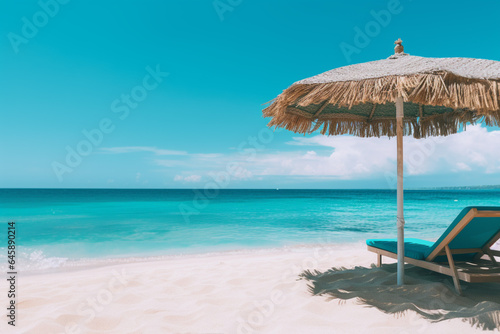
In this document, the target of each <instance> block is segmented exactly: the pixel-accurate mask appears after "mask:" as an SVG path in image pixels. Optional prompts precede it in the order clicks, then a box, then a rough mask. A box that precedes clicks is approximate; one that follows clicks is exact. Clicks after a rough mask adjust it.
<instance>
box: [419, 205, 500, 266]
mask: <svg viewBox="0 0 500 334" xmlns="http://www.w3.org/2000/svg"><path fill="white" fill-rule="evenodd" d="M499 238H500V207H494V206H476V207H466V208H465V209H463V210H462V212H460V214H459V215H458V216H457V218H455V220H454V221H453V223H451V225H450V226H449V227H448V228H447V229H446V231H445V232H444V233H443V234H442V235H441V237H440V238H439V239H438V240H437V241H436V242H435V243H434V245H433V246H432V247H431V248H430V249H429V251H428V252H427V254H426V255H425V256H426V260H427V261H434V260H436V261H438V260H440V258H441V260H445V259H446V258H443V257H442V256H440V257H439V258H438V255H439V254H440V253H442V252H443V250H444V248H445V246H446V245H448V246H449V247H450V249H451V250H458V249H462V250H467V249H484V248H487V247H490V246H491V245H492V244H493V243H495V242H496V241H497V240H498V239H499ZM477 253H478V252H477V251H475V252H474V251H472V252H471V253H465V254H456V255H453V258H454V259H455V260H459V261H467V260H471V259H472V258H474V256H475V255H476V254H477Z"/></svg>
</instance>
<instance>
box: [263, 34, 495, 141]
mask: <svg viewBox="0 0 500 334" xmlns="http://www.w3.org/2000/svg"><path fill="white" fill-rule="evenodd" d="M396 44H397V45H396V48H395V49H396V53H395V54H394V55H392V56H390V57H389V58H387V59H382V60H377V61H372V62H368V63H362V64H356V65H350V66H344V67H339V68H336V69H333V70H331V71H328V72H324V73H321V74H319V75H316V76H314V77H311V78H307V79H304V80H300V81H297V82H295V83H294V84H292V85H291V86H290V87H289V88H287V89H285V90H284V91H283V93H281V94H280V95H279V96H278V97H277V98H276V99H274V100H273V101H271V104H270V105H269V106H268V107H267V108H265V109H264V111H263V114H264V117H271V118H272V119H271V121H270V122H269V124H268V125H269V126H271V127H272V126H274V127H280V128H281V127H283V128H286V129H287V130H290V131H293V132H298V133H310V132H314V131H316V130H318V129H321V133H322V134H328V135H342V134H351V135H356V136H360V137H380V136H389V137H392V136H395V135H396V118H395V116H396V114H395V109H394V103H395V102H396V99H397V98H398V97H399V96H401V97H403V101H404V111H405V112H404V119H403V123H404V129H403V134H404V135H413V136H414V137H415V138H424V137H427V136H445V135H449V134H453V133H456V132H457V131H458V129H459V128H460V126H464V127H465V126H466V124H467V123H472V124H474V123H476V122H482V121H484V122H485V124H486V125H496V126H498V125H499V122H500V87H499V86H500V62H499V61H493V60H485V59H471V58H424V57H417V56H410V55H408V54H406V53H404V52H403V46H402V45H401V40H398V41H396ZM397 51H400V52H397Z"/></svg>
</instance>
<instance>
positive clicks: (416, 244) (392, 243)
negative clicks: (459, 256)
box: [366, 238, 434, 260]
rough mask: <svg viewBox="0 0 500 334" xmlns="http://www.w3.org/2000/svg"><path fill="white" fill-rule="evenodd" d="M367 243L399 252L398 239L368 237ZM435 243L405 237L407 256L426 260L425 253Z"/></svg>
mask: <svg viewBox="0 0 500 334" xmlns="http://www.w3.org/2000/svg"><path fill="white" fill-rule="evenodd" d="M366 244H367V245H368V246H372V247H375V248H380V249H383V250H386V251H388V252H391V253H397V252H398V241H397V239H368V240H366ZM433 245H434V243H433V242H430V241H427V240H422V239H415V238H405V256H406V257H410V258H412V259H415V260H425V254H427V252H428V251H429V249H430V248H431V247H432V246H433Z"/></svg>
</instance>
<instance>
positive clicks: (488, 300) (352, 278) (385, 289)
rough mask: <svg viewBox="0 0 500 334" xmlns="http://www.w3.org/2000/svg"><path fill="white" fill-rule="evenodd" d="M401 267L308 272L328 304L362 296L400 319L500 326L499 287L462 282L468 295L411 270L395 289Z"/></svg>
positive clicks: (440, 277) (440, 278) (422, 271)
mask: <svg viewBox="0 0 500 334" xmlns="http://www.w3.org/2000/svg"><path fill="white" fill-rule="evenodd" d="M396 268H397V267H396V264H387V265H383V266H382V267H381V268H377V267H375V266H373V267H372V268H366V267H355V268H353V269H346V268H332V269H329V270H327V271H325V272H320V271H317V270H315V271H310V270H306V271H304V272H303V273H301V274H300V279H304V280H307V281H308V287H309V290H310V292H311V293H312V294H313V295H317V296H326V297H327V300H333V299H337V300H339V301H345V300H349V299H352V298H357V300H358V301H359V303H361V304H363V305H366V306H369V307H375V308H377V309H379V310H380V311H382V312H384V313H387V314H394V315H396V316H400V315H403V314H405V313H406V312H408V311H415V312H416V313H418V314H420V316H422V317H423V318H424V319H427V320H429V321H430V322H439V321H443V320H450V319H462V320H463V321H466V322H469V323H470V324H471V326H472V327H477V328H481V329H484V330H494V329H496V328H500V284H497V283H474V284H469V283H465V282H461V284H462V289H463V295H462V296H459V295H457V293H456V292H455V289H454V287H453V282H452V281H451V278H449V277H448V276H445V275H441V274H438V273H434V272H432V271H429V270H425V269H422V268H418V267H414V266H410V265H408V266H406V269H405V285H404V286H397V285H396V276H397V274H396Z"/></svg>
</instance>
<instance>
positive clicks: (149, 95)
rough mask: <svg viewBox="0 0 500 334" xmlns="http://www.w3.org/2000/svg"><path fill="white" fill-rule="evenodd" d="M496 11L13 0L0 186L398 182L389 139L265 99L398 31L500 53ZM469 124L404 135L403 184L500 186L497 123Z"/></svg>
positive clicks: (4, 11)
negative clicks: (351, 131) (315, 120)
mask: <svg viewBox="0 0 500 334" xmlns="http://www.w3.org/2000/svg"><path fill="white" fill-rule="evenodd" d="M382 10H383V11H387V10H392V13H391V14H390V16H389V17H388V18H387V17H386V20H385V21H384V22H383V23H378V26H379V31H376V33H375V34H372V35H373V37H369V39H368V40H367V41H365V45H362V46H360V44H359V43H358V44H357V45H358V46H359V47H358V48H357V51H356V52H355V53H346V51H345V46H346V45H351V46H356V39H355V38H356V33H357V31H358V29H360V30H364V29H366V27H367V25H370V24H372V25H373V22H377V21H376V16H377V13H378V14H380V13H381V11H382ZM499 12H500V3H499V2H498V1H494V0H491V1H476V2H474V3H472V2H470V3H469V2H461V3H457V2H456V1H453V2H451V1H439V2H437V1H410V0H401V1H395V0H391V1H376V2H374V1H348V2H340V1H338V2H337V1H318V0H312V1H311V0H308V1H305V0H303V1H292V0H287V1H258V0H253V1H246V0H242V1H238V0H232V1H229V0H221V1H212V0H205V1H159V0H156V1H152V0H151V1H147V0H146V1H145V0H142V1H94V0H88V1H76V0H72V1H68V0H65V1H63V0H60V1H59V2H57V1H56V0H42V1H28V0H26V1H18V2H16V1H4V2H2V4H1V5H0V35H1V36H2V38H1V42H0V48H1V55H2V57H1V62H0V73H1V74H2V75H1V76H0V89H1V94H0V108H1V121H0V139H1V143H2V145H1V146H0V157H1V158H2V163H1V165H0V173H1V175H2V178H1V181H0V187H119V188H136V187H138V188H149V187H152V188H197V187H204V186H206V185H207V184H209V183H210V182H214V179H215V180H216V181H217V182H218V183H219V184H220V185H221V186H223V187H228V188H388V187H392V186H393V182H392V181H390V180H391V173H392V172H393V171H394V170H395V140H390V141H389V140H387V139H380V140H379V139H359V138H351V137H337V138H325V137H321V136H318V135H315V134H313V135H308V136H302V135H296V134H293V133H289V132H287V131H284V130H279V131H276V132H270V131H268V130H267V128H266V124H267V122H268V120H266V119H264V118H262V113H261V110H262V108H263V106H262V104H263V103H265V102H267V101H269V100H271V99H272V98H274V97H275V96H276V95H278V94H279V93H280V92H281V91H282V90H283V89H285V88H286V87H288V86H289V85H290V84H292V83H293V82H295V81H297V80H300V79H302V78H305V77H309V76H313V75H315V74H318V73H321V72H324V71H326V70H329V69H332V68H335V67H339V66H344V65H348V64H352V63H358V62H364V61H370V60H376V59H381V58H386V57H388V56H389V55H390V54H392V53H393V47H394V44H393V42H394V40H396V39H397V38H399V37H401V38H402V39H403V41H404V43H403V44H404V45H405V51H406V52H408V53H410V54H413V55H420V56H433V57H445V56H460V57H474V58H487V59H494V60H500V56H499V55H500V45H499V44H498V43H496V41H497V39H498V24H497V16H498V13H499ZM374 13H375V14H374ZM343 48H344V49H343ZM471 130H472V131H470V133H460V134H458V135H455V136H451V137H449V138H445V139H444V140H441V141H439V140H438V141H429V140H426V141H423V142H422V143H417V142H415V141H414V140H412V139H411V138H407V140H406V141H407V144H408V145H407V148H406V152H409V151H408V150H410V149H412V148H413V152H417V153H414V157H411V158H408V159H410V160H411V159H413V160H415V159H417V158H418V159H417V160H418V161H419V162H418V163H416V162H415V161H413V160H412V161H409V160H408V159H407V162H406V173H407V176H406V181H405V182H406V183H405V184H406V186H407V187H419V186H449V185H482V184H500V161H499V158H498V157H497V155H498V154H494V152H495V151H494V150H495V147H498V145H497V143H498V140H499V139H500V136H499V133H498V132H497V130H498V129H482V128H481V127H474V128H472V129H471ZM84 132H86V133H87V136H86V135H85V134H84ZM468 132H469V131H468ZM89 136H90V139H89V138H87V137H89ZM350 139H354V140H350ZM89 143H90V144H89ZM425 145H427V146H428V147H431V149H426V148H425ZM457 147H459V148H460V149H457ZM78 150H80V152H83V153H84V154H80V155H79V157H80V158H79V159H78V158H75V156H74V154H73V155H72V153H71V152H72V151H74V152H77V153H78ZM68 152H70V153H68ZM418 152H421V153H418ZM419 154H420V156H418V157H417V155H419ZM68 155H69V156H70V157H69V158H68ZM68 159H69V160H68ZM68 162H69V163H68ZM229 173H230V175H231V176H230V178H229V179H227V180H226V179H225V176H227V175H229ZM226 181H227V182H226Z"/></svg>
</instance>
